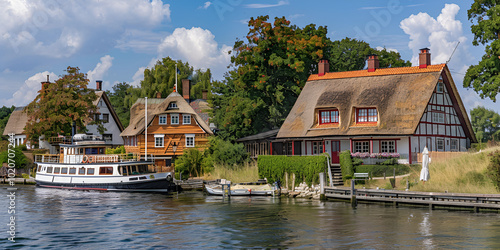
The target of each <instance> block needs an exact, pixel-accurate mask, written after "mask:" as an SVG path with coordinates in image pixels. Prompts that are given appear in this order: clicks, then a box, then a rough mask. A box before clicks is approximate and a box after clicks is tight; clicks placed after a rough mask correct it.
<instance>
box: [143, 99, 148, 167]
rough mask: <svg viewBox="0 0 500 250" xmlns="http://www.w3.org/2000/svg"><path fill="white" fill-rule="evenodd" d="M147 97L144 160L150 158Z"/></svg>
mask: <svg viewBox="0 0 500 250" xmlns="http://www.w3.org/2000/svg"><path fill="white" fill-rule="evenodd" d="M145 99H146V105H145V107H146V112H145V114H144V128H146V132H144V141H145V143H146V144H145V147H144V149H145V151H144V160H145V161H147V160H148V97H147V96H146V97H145Z"/></svg>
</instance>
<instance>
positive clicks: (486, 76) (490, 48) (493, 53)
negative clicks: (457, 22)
mask: <svg viewBox="0 0 500 250" xmlns="http://www.w3.org/2000/svg"><path fill="white" fill-rule="evenodd" d="M498 4H500V1H498V0H475V1H474V3H473V4H472V6H471V8H470V9H469V11H468V17H469V20H470V21H471V22H472V26H471V31H472V33H473V34H474V40H473V41H472V44H473V45H475V46H478V45H479V44H482V45H486V47H485V54H484V55H483V57H482V59H481V61H480V62H479V64H477V65H471V66H470V67H469V69H467V73H466V74H465V77H464V87H466V88H473V89H474V91H476V92H477V93H479V95H480V96H481V98H485V97H488V98H490V99H491V100H492V101H496V96H497V93H498V91H499V88H500V75H499V73H500V40H499V39H500V18H499V16H500V5H498Z"/></svg>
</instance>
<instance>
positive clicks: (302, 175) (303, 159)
mask: <svg viewBox="0 0 500 250" xmlns="http://www.w3.org/2000/svg"><path fill="white" fill-rule="evenodd" d="M327 160H328V157H326V156H325V155H315V156H286V155H259V157H258V158H257V165H258V167H259V178H267V181H268V182H269V183H273V182H275V181H277V180H283V178H284V176H285V172H286V173H289V174H292V173H295V178H296V180H299V181H297V182H296V184H298V183H299V182H300V180H304V181H305V182H306V183H307V184H308V185H311V184H313V183H319V173H321V172H326V166H327Z"/></svg>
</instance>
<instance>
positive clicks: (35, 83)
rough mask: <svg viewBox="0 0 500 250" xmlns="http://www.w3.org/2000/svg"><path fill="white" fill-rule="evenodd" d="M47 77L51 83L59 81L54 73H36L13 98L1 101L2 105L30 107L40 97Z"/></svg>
mask: <svg viewBox="0 0 500 250" xmlns="http://www.w3.org/2000/svg"><path fill="white" fill-rule="evenodd" d="M47 75H49V80H50V82H54V81H56V80H57V79H59V77H58V76H57V75H56V74H54V73H53V72H48V71H44V72H40V73H36V74H35V75H33V76H31V77H30V78H28V80H26V81H24V84H23V85H22V86H21V88H19V90H18V91H16V92H15V93H14V94H13V95H12V98H10V99H3V100H0V105H3V106H7V107H10V106H12V105H14V106H16V107H18V106H25V105H28V104H29V103H30V102H31V101H33V100H34V99H35V97H36V96H37V95H38V91H39V90H40V89H41V88H42V82H45V81H47Z"/></svg>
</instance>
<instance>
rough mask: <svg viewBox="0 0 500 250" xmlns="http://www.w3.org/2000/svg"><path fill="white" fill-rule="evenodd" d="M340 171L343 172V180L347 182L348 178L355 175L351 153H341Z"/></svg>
mask: <svg viewBox="0 0 500 250" xmlns="http://www.w3.org/2000/svg"><path fill="white" fill-rule="evenodd" d="M339 158H340V169H341V170H342V180H344V181H345V180H346V176H353V175H354V166H353V164H352V159H351V151H349V150H345V151H342V152H341V153H340V156H339Z"/></svg>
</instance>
